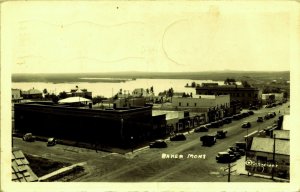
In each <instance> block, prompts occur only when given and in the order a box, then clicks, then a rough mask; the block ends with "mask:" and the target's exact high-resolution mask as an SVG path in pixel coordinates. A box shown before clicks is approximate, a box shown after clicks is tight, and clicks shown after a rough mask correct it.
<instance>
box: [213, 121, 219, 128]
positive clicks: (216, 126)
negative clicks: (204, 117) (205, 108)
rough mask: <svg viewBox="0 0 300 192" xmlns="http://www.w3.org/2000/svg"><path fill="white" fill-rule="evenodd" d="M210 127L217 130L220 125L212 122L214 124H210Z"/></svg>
mask: <svg viewBox="0 0 300 192" xmlns="http://www.w3.org/2000/svg"><path fill="white" fill-rule="evenodd" d="M211 127H212V128H219V127H220V125H219V123H218V122H217V121H214V122H212V123H211Z"/></svg>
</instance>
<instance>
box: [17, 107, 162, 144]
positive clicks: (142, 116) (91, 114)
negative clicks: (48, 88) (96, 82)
mask: <svg viewBox="0 0 300 192" xmlns="http://www.w3.org/2000/svg"><path fill="white" fill-rule="evenodd" d="M14 113H15V131H16V132H17V133H22V134H25V133H29V132H30V133H32V134H34V135H40V136H45V137H56V138H58V139H65V140H72V141H78V142H87V143H91V144H92V143H99V144H105V145H110V146H117V147H128V146H129V145H130V144H131V143H132V142H134V143H136V144H137V143H141V142H144V141H147V140H149V139H152V138H155V137H156V136H157V135H156V132H155V131H153V127H154V124H155V122H156V121H154V120H153V118H152V106H143V107H132V108H122V109H118V108H115V109H113V108H109V109H102V108H89V107H70V106H67V105H55V104H47V105H46V104H42V103H24V104H15V105H14ZM132 138H134V139H132Z"/></svg>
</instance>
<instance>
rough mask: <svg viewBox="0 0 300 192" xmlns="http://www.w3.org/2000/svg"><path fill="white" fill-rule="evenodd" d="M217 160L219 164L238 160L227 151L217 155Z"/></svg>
mask: <svg viewBox="0 0 300 192" xmlns="http://www.w3.org/2000/svg"><path fill="white" fill-rule="evenodd" d="M216 160H217V162H218V163H231V162H233V161H235V160H236V157H235V156H234V155H232V154H229V153H228V152H227V151H224V152H219V153H218V154H217V156H216Z"/></svg>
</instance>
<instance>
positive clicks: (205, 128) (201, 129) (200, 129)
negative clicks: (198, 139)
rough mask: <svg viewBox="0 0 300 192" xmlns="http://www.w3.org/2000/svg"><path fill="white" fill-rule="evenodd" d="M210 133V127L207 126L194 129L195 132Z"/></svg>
mask: <svg viewBox="0 0 300 192" xmlns="http://www.w3.org/2000/svg"><path fill="white" fill-rule="evenodd" d="M207 131H208V127H207V126H206V125H201V126H200V127H197V128H195V129H194V132H196V133H197V132H207Z"/></svg>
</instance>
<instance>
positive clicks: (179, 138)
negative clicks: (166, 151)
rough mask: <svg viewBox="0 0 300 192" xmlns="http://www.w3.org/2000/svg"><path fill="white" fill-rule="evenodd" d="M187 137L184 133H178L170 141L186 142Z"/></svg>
mask: <svg viewBox="0 0 300 192" xmlns="http://www.w3.org/2000/svg"><path fill="white" fill-rule="evenodd" d="M184 140H186V137H185V136H184V134H182V133H177V134H175V135H173V136H171V137H170V141H184Z"/></svg>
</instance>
